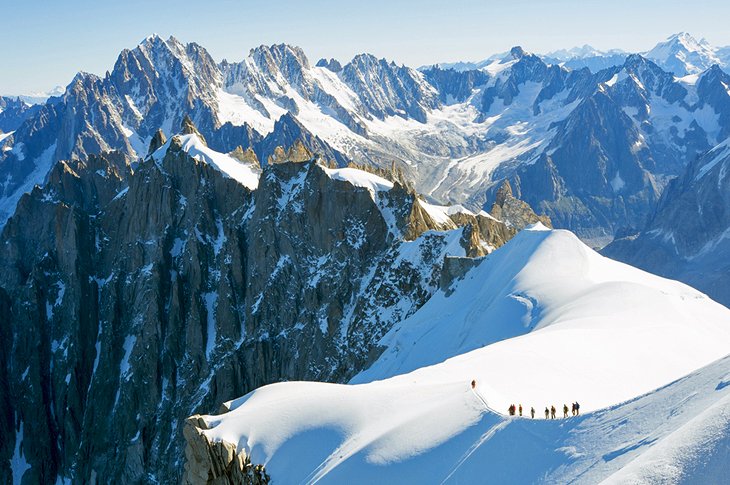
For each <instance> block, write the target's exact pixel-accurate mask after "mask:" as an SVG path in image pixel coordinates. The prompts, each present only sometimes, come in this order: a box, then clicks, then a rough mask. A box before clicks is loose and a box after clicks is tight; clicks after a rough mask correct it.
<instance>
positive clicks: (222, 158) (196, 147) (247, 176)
mask: <svg viewBox="0 0 730 485" xmlns="http://www.w3.org/2000/svg"><path fill="white" fill-rule="evenodd" d="M174 138H178V139H179V140H180V143H181V144H182V149H183V151H185V152H186V153H187V154H188V155H190V156H191V157H193V158H195V159H196V160H198V161H200V162H204V163H207V164H208V165H211V166H213V167H215V168H216V169H217V170H219V171H220V172H221V173H223V174H224V175H225V176H227V177H230V178H232V179H234V180H235V181H237V182H238V183H240V184H241V185H243V186H245V187H247V188H249V189H251V190H254V189H256V187H258V184H259V175H260V170H259V168H258V167H255V166H253V165H251V164H248V163H243V162H241V161H239V160H236V159H235V158H233V157H231V156H229V155H226V154H224V153H219V152H216V151H215V150H211V149H210V148H208V147H207V146H206V145H205V143H203V142H202V140H201V139H200V138H198V136H197V135H195V134H190V135H175V136H174V137H172V138H170V140H168V141H167V143H165V144H164V145H163V146H161V147H160V148H158V149H157V151H155V153H153V154H152V157H153V158H154V159H155V160H158V161H161V160H162V159H163V158H164V156H165V154H166V153H167V150H168V149H169V148H170V143H171V142H172V140H173V139H174Z"/></svg>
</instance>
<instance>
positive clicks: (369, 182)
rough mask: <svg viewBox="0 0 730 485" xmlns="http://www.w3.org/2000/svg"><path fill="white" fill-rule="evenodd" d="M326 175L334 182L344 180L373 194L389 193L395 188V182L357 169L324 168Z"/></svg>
mask: <svg viewBox="0 0 730 485" xmlns="http://www.w3.org/2000/svg"><path fill="white" fill-rule="evenodd" d="M322 169H323V170H324V171H325V173H326V174H327V175H328V176H329V177H330V178H331V179H333V180H342V181H344V182H349V183H350V184H352V185H354V186H355V187H363V188H366V189H368V190H369V191H370V193H371V194H375V193H377V192H381V191H382V192H387V191H388V190H390V189H392V188H393V182H391V181H390V180H386V179H384V178H383V177H380V176H378V175H375V174H372V173H370V172H366V171H364V170H360V169H357V168H349V167H348V168H327V167H322Z"/></svg>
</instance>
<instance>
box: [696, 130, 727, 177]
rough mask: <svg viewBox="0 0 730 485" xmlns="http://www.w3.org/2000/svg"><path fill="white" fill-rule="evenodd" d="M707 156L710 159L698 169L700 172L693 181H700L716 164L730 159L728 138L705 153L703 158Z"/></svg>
mask: <svg viewBox="0 0 730 485" xmlns="http://www.w3.org/2000/svg"><path fill="white" fill-rule="evenodd" d="M708 155H711V156H712V159H711V160H710V161H709V162H707V163H706V164H704V165H703V166H702V167H701V168H700V170H699V171H698V172H697V176H696V177H695V180H699V179H701V178H702V177H704V176H705V175H707V173H709V172H710V171H711V170H712V169H713V168H715V166H716V165H717V164H718V163H721V162H723V161H725V160H727V159H728V158H730V138H728V139H726V140H725V141H723V142H722V143H720V144H718V145H717V146H715V147H714V148H712V150H710V151H709V152H707V155H705V156H708Z"/></svg>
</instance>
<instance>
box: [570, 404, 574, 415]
mask: <svg viewBox="0 0 730 485" xmlns="http://www.w3.org/2000/svg"><path fill="white" fill-rule="evenodd" d="M570 412H571V414H572V415H573V416H575V403H573V404H571V405H570Z"/></svg>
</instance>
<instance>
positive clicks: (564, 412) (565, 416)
mask: <svg viewBox="0 0 730 485" xmlns="http://www.w3.org/2000/svg"><path fill="white" fill-rule="evenodd" d="M563 417H564V418H567V417H568V405H567V404H563Z"/></svg>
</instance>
